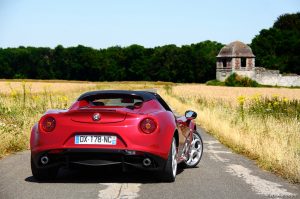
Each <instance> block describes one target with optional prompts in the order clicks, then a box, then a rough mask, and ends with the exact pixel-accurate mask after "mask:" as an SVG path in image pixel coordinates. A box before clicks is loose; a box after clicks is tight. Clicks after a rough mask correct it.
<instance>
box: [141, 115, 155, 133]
mask: <svg viewBox="0 0 300 199" xmlns="http://www.w3.org/2000/svg"><path fill="white" fill-rule="evenodd" d="M140 127H141V130H142V131H143V133H146V134H149V133H153V132H154V131H155V130H156V128H157V124H156V122H155V121H154V120H153V119H151V118H146V119H143V120H142V121H141V123H140Z"/></svg>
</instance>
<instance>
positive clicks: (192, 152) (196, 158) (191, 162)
mask: <svg viewBox="0 0 300 199" xmlns="http://www.w3.org/2000/svg"><path fill="white" fill-rule="evenodd" d="M202 155H203V141H202V138H201V135H200V133H198V132H197V131H194V132H193V140H192V143H191V145H190V147H189V153H188V157H187V160H185V161H184V164H185V167H186V168H194V167H196V166H197V165H198V164H199V162H200V160H201V158H202Z"/></svg>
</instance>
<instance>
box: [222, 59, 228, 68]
mask: <svg viewBox="0 0 300 199" xmlns="http://www.w3.org/2000/svg"><path fill="white" fill-rule="evenodd" d="M222 62H223V68H226V67H227V60H226V59H223V60H222Z"/></svg>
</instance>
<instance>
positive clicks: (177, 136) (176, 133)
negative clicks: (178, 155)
mask: <svg viewBox="0 0 300 199" xmlns="http://www.w3.org/2000/svg"><path fill="white" fill-rule="evenodd" d="M173 137H175V140H176V146H177V147H178V146H179V133H178V130H177V129H175V132H174V136H173Z"/></svg>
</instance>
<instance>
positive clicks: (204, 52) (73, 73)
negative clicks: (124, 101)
mask: <svg viewBox="0 0 300 199" xmlns="http://www.w3.org/2000/svg"><path fill="white" fill-rule="evenodd" d="M222 46H223V45H222V44H220V43H217V42H212V41H204V42H201V43H198V44H192V45H185V46H181V47H177V46H176V45H166V46H162V47H155V48H144V47H143V46H140V45H131V46H128V47H119V46H115V47H110V48H107V49H100V50H96V49H93V48H90V47H85V46H82V45H78V46H77V47H69V48H64V47H63V46H61V45H59V46H57V47H56V48H54V49H51V48H35V47H19V48H6V49H0V71H1V73H0V78H28V79H66V80H89V81H126V80H132V81H139V80H145V81H172V82H205V81H207V80H209V79H214V78H215V65H216V58H215V56H216V54H217V53H218V52H219V50H220V49H221V47H222Z"/></svg>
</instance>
